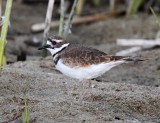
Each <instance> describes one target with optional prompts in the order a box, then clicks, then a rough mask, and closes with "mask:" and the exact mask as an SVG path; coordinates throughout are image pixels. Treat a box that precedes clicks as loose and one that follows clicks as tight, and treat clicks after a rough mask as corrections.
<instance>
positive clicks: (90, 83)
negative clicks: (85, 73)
mask: <svg viewBox="0 0 160 123" xmlns="http://www.w3.org/2000/svg"><path fill="white" fill-rule="evenodd" d="M89 88H92V81H91V80H89Z"/></svg>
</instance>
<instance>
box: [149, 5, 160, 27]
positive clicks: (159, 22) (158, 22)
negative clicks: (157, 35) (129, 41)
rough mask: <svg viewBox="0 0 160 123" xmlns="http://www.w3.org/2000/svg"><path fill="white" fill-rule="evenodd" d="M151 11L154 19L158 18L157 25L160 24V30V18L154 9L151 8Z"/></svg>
mask: <svg viewBox="0 0 160 123" xmlns="http://www.w3.org/2000/svg"><path fill="white" fill-rule="evenodd" d="M150 10H151V12H152V14H153V15H154V17H155V18H156V23H157V24H158V26H159V28H160V19H159V18H158V16H157V15H156V13H155V12H154V10H153V9H152V7H150Z"/></svg>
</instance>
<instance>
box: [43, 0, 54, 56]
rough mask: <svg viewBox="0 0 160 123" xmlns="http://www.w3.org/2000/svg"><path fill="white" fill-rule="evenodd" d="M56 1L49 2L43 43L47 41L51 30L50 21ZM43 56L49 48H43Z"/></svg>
mask: <svg viewBox="0 0 160 123" xmlns="http://www.w3.org/2000/svg"><path fill="white" fill-rule="evenodd" d="M54 2H55V0H49V2H48V8H47V13H46V20H45V29H44V33H43V45H44V44H45V43H46V40H47V37H48V32H49V30H50V23H51V19H52V11H53V6H54ZM42 56H43V57H46V56H47V50H43V52H42Z"/></svg>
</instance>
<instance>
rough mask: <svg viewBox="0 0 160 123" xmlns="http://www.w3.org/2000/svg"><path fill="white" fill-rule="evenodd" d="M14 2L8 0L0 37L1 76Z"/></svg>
mask: <svg viewBox="0 0 160 123" xmlns="http://www.w3.org/2000/svg"><path fill="white" fill-rule="evenodd" d="M12 2H13V0H7V4H6V10H5V19H4V22H3V26H2V31H1V37H0V75H1V71H2V62H3V54H4V47H5V44H6V36H7V31H8V23H9V18H10V13H11V8H12Z"/></svg>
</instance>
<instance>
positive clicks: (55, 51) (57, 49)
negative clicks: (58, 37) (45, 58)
mask: <svg viewBox="0 0 160 123" xmlns="http://www.w3.org/2000/svg"><path fill="white" fill-rule="evenodd" d="M47 44H48V43H47ZM68 45H69V43H66V44H63V45H62V46H61V47H59V48H54V49H51V48H47V50H49V51H50V52H51V54H52V55H55V54H56V53H57V52H59V51H61V50H62V49H63V48H65V47H67V46H68Z"/></svg>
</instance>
